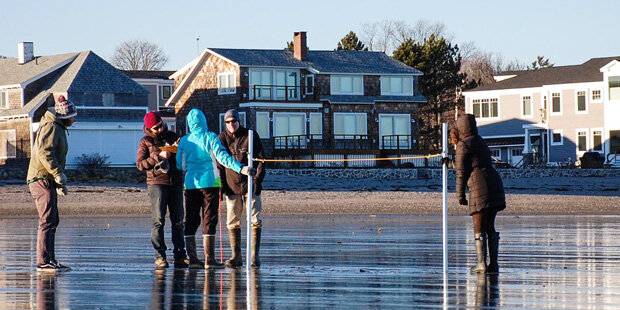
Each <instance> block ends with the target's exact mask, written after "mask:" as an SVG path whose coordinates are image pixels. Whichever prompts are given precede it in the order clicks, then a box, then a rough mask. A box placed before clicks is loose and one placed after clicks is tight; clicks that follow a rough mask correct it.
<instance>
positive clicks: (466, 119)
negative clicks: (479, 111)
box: [456, 114, 478, 140]
mask: <svg viewBox="0 0 620 310" xmlns="http://www.w3.org/2000/svg"><path fill="white" fill-rule="evenodd" d="M456 129H457V130H458V133H459V139H460V140H463V139H465V138H467V137H470V136H475V135H478V127H477V126H476V117H475V116H473V115H472V114H461V115H459V118H458V119H457V120H456Z"/></svg>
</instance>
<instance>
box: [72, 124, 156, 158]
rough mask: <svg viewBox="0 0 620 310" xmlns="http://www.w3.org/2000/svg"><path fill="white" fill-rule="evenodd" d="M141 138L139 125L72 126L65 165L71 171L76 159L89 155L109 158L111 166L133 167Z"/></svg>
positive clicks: (140, 125) (141, 133)
mask: <svg viewBox="0 0 620 310" xmlns="http://www.w3.org/2000/svg"><path fill="white" fill-rule="evenodd" d="M143 136H144V132H143V131H142V123H122V124H119V123H114V124H105V123H104V124H101V123H79V122H78V123H75V124H74V125H73V126H71V128H69V153H68V154H67V166H68V167H69V168H75V167H76V164H77V162H76V158H77V157H79V156H81V155H82V154H92V153H99V154H102V155H107V156H109V158H108V162H110V165H111V166H113V167H121V166H133V165H135V162H136V151H137V149H138V143H139V142H140V139H142V137H143Z"/></svg>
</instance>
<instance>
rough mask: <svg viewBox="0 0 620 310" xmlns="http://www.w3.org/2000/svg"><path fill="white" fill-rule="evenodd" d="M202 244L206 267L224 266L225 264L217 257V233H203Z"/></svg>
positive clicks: (216, 267)
mask: <svg viewBox="0 0 620 310" xmlns="http://www.w3.org/2000/svg"><path fill="white" fill-rule="evenodd" d="M202 246H203V247H204V251H205V269H218V268H224V264H222V263H220V262H218V261H217V260H216V259H215V255H214V254H213V253H214V252H215V235H202Z"/></svg>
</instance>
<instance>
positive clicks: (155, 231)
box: [136, 112, 188, 269]
mask: <svg viewBox="0 0 620 310" xmlns="http://www.w3.org/2000/svg"><path fill="white" fill-rule="evenodd" d="M144 134H145V136H144V137H143V138H142V140H140V144H139V145H138V154H137V157H136V166H137V167H138V170H140V171H146V184H147V188H148V192H149V199H150V201H151V216H152V219H153V225H152V227H151V243H152V244H153V248H154V249H155V267H156V268H157V269H163V268H168V262H167V261H166V243H165V242H164V225H165V221H166V210H168V211H169V212H170V222H171V224H172V244H173V245H174V250H173V253H174V266H175V267H178V268H184V267H187V265H188V260H187V256H186V253H185V241H184V239H183V174H182V172H181V171H179V170H178V169H177V166H176V158H175V154H174V153H171V152H170V151H163V150H161V149H160V148H162V147H164V146H167V145H168V146H171V145H174V144H175V143H176V142H177V140H178V139H179V136H178V135H177V134H176V133H174V132H172V131H169V130H168V126H167V125H166V123H165V122H164V121H163V120H162V119H161V117H160V116H159V114H158V113H157V112H149V113H147V114H146V115H145V116H144Z"/></svg>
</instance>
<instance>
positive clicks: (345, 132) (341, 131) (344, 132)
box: [334, 113, 368, 139]
mask: <svg viewBox="0 0 620 310" xmlns="http://www.w3.org/2000/svg"><path fill="white" fill-rule="evenodd" d="M367 134H368V121H367V116H366V113H334V139H362V138H365V137H356V136H365V135H367Z"/></svg>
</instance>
